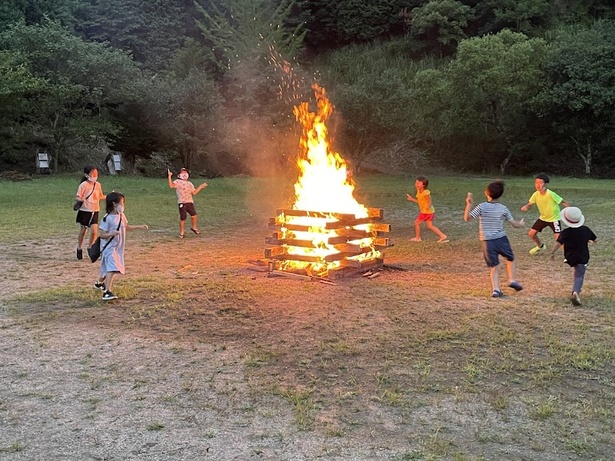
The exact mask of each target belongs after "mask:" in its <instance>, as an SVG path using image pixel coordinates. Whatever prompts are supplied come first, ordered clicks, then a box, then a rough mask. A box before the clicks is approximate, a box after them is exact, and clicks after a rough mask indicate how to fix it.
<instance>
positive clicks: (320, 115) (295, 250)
mask: <svg viewBox="0 0 615 461" xmlns="http://www.w3.org/2000/svg"><path fill="white" fill-rule="evenodd" d="M312 88H313V89H314V93H315V96H316V101H317V107H318V111H317V112H316V113H314V112H310V110H309V107H308V103H307V102H302V103H301V104H300V105H298V106H295V108H294V111H293V112H294V114H295V117H296V119H297V121H298V122H299V123H300V124H301V126H302V128H303V133H302V136H301V140H300V148H301V155H300V158H299V160H298V162H297V164H298V167H299V171H300V174H299V178H298V180H297V182H296V183H295V203H294V204H293V207H292V208H293V210H305V211H312V212H319V217H315V216H309V215H308V216H285V215H280V216H278V217H277V218H276V219H277V222H278V223H279V224H280V225H281V226H282V232H283V235H284V237H285V238H293V239H297V240H307V241H311V242H312V244H313V247H314V248H302V247H296V246H290V247H288V254H292V255H306V256H318V257H321V258H323V260H322V261H321V262H319V263H316V264H315V263H313V262H310V263H306V262H300V261H286V262H285V263H284V266H285V268H306V267H309V268H311V269H314V270H322V269H331V268H333V267H338V266H339V265H340V262H339V261H333V262H325V261H324V258H325V257H326V256H329V255H332V254H335V253H340V251H339V250H338V249H336V248H335V247H334V246H333V245H329V244H328V243H327V240H328V239H329V238H330V237H336V236H338V233H337V231H335V230H331V229H326V227H325V226H326V224H327V223H328V222H335V221H337V218H336V217H335V216H334V214H345V215H354V216H355V218H357V219H358V218H366V217H368V216H369V212H368V209H367V208H366V207H365V206H363V205H362V204H360V203H359V202H357V200H356V199H355V198H354V196H353V192H354V184H353V181H352V179H351V178H350V177H349V176H350V175H349V174H348V166H347V164H346V162H345V161H344V159H343V158H342V157H341V156H340V155H339V154H338V153H337V152H334V151H332V150H331V148H330V146H329V142H328V139H327V137H328V133H327V126H326V121H327V120H328V119H329V116H330V115H331V113H332V112H333V105H332V104H331V103H330V101H329V99H328V98H327V97H326V92H325V89H324V88H321V87H319V86H318V85H313V87H312ZM321 213H327V214H329V216H328V217H325V218H323V217H322V214H321ZM289 224H296V225H300V226H308V227H309V230H308V231H297V230H294V231H290V230H288V229H287V228H285V225H289ZM354 229H356V230H369V225H368V224H366V225H361V226H355V227H354ZM372 242H373V239H371V238H362V239H359V240H355V241H352V242H349V243H352V244H354V245H359V246H360V247H362V248H363V247H372V246H373V243H372ZM379 255H380V253H379V252H378V251H375V250H374V251H372V252H370V253H364V254H361V255H358V256H355V257H353V258H354V259H359V260H364V259H373V258H375V257H378V256H379Z"/></svg>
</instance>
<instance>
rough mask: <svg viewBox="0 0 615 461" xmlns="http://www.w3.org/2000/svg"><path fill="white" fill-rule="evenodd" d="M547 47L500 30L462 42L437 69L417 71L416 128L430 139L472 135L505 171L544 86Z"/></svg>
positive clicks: (415, 83)
mask: <svg viewBox="0 0 615 461" xmlns="http://www.w3.org/2000/svg"><path fill="white" fill-rule="evenodd" d="M545 54H546V43H545V41H544V40H541V39H529V38H528V37H526V36H525V35H523V34H519V33H515V32H511V31H508V30H504V31H502V32H500V33H498V34H496V35H489V36H486V37H480V38H472V39H468V40H463V41H462V42H461V43H460V44H459V47H458V50H457V55H456V57H455V59H454V60H452V61H451V62H450V63H449V64H448V65H447V66H446V67H444V68H442V69H441V70H427V71H424V72H419V73H418V74H417V76H416V79H415V81H414V85H413V88H414V95H413V96H414V98H413V100H414V102H415V103H414V105H413V110H414V111H415V114H414V116H413V120H415V121H416V122H417V124H418V123H421V121H422V126H420V125H417V126H416V129H417V132H419V133H421V132H422V133H425V134H429V135H430V136H431V137H432V139H435V140H442V139H446V138H448V137H458V138H459V139H461V138H462V137H472V138H474V139H482V140H483V145H484V146H499V148H497V147H496V148H495V149H493V147H491V148H492V149H493V150H494V151H493V152H489V154H490V155H489V157H490V159H491V161H496V162H497V163H498V165H499V170H500V172H502V173H504V172H505V171H506V168H507V166H508V164H509V162H510V161H511V159H512V157H513V156H514V155H515V153H516V151H517V146H518V142H517V141H518V140H522V139H523V138H524V133H525V128H526V126H527V125H526V124H527V114H528V106H529V103H530V101H531V100H532V98H533V97H534V96H535V95H536V94H538V92H539V91H540V89H541V85H542V83H543V75H542V68H541V65H542V62H543V60H544V56H545Z"/></svg>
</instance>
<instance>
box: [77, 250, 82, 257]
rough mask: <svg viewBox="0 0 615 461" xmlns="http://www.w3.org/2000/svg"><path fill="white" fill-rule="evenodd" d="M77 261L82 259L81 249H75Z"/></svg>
mask: <svg viewBox="0 0 615 461" xmlns="http://www.w3.org/2000/svg"><path fill="white" fill-rule="evenodd" d="M77 259H83V250H82V249H81V248H77Z"/></svg>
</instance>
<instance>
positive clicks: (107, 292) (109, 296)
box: [102, 291, 117, 301]
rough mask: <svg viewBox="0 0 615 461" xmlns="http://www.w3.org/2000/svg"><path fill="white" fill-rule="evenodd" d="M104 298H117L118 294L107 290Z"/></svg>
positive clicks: (106, 299) (109, 299) (108, 299)
mask: <svg viewBox="0 0 615 461" xmlns="http://www.w3.org/2000/svg"><path fill="white" fill-rule="evenodd" d="M102 299H103V301H111V300H112V299H117V296H115V295H114V294H113V293H111V292H110V291H105V294H104V295H103V298H102Z"/></svg>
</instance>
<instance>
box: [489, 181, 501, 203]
mask: <svg viewBox="0 0 615 461" xmlns="http://www.w3.org/2000/svg"><path fill="white" fill-rule="evenodd" d="M487 194H489V197H491V200H497V199H499V198H500V197H501V196H502V194H504V181H493V182H492V183H490V184H489V185H488V186H487Z"/></svg>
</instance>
